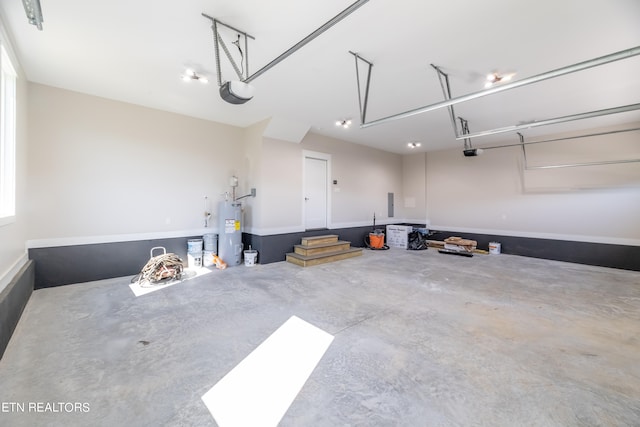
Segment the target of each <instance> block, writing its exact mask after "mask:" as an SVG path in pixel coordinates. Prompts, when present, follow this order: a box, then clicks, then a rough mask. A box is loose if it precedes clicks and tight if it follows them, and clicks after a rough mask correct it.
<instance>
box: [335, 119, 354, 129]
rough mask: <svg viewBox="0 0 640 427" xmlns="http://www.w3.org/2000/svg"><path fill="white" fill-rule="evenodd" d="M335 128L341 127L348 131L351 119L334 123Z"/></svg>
mask: <svg viewBox="0 0 640 427" xmlns="http://www.w3.org/2000/svg"><path fill="white" fill-rule="evenodd" d="M336 126H342V127H343V128H345V129H349V126H351V119H347V120H337V121H336Z"/></svg>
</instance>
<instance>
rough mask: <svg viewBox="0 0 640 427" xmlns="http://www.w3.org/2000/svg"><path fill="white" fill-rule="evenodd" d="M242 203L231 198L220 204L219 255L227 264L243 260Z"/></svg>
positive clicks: (230, 264)
mask: <svg viewBox="0 0 640 427" xmlns="http://www.w3.org/2000/svg"><path fill="white" fill-rule="evenodd" d="M241 221H242V204H241V203H240V202H232V201H229V200H225V201H221V202H220V205H219V206H218V256H219V257H220V258H222V260H223V261H224V262H226V263H227V265H229V266H232V265H239V264H240V263H241V262H242V227H241Z"/></svg>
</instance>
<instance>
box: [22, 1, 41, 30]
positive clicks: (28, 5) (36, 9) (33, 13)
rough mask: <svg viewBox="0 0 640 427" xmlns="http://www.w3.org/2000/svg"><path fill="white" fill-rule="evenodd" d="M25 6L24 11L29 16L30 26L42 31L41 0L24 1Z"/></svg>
mask: <svg viewBox="0 0 640 427" xmlns="http://www.w3.org/2000/svg"><path fill="white" fill-rule="evenodd" d="M22 4H23V5H24V11H25V13H26V14H27V19H28V20H29V24H31V25H35V26H36V27H38V30H40V31H42V21H43V19H42V8H41V7H40V0H22Z"/></svg>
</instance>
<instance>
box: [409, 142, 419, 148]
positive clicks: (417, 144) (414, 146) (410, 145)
mask: <svg viewBox="0 0 640 427" xmlns="http://www.w3.org/2000/svg"><path fill="white" fill-rule="evenodd" d="M421 145H422V144H420V143H419V142H409V143H408V144H407V147H409V148H417V147H420V146H421Z"/></svg>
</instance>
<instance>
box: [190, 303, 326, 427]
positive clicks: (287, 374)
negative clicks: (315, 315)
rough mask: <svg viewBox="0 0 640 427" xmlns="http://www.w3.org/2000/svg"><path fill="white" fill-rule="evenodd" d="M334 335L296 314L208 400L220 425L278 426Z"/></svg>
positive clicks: (231, 374) (207, 402) (218, 387)
mask: <svg viewBox="0 0 640 427" xmlns="http://www.w3.org/2000/svg"><path fill="white" fill-rule="evenodd" d="M333 338H334V337H333V335H330V334H328V333H327V332H325V331H323V330H322V329H319V328H317V327H316V326H314V325H312V324H310V323H307V322H305V321H304V320H302V319H300V318H298V317H296V316H291V317H290V318H289V319H288V320H287V321H286V322H285V323H284V324H283V325H282V326H280V327H279V328H278V329H277V330H276V331H275V332H274V333H273V334H271V336H269V337H268V338H267V339H266V340H265V341H263V342H262V344H260V345H259V346H258V347H257V348H256V349H255V350H254V351H253V352H251V353H250V354H249V355H248V356H247V357H246V358H245V359H244V360H242V361H241V362H240V363H239V364H238V365H237V366H236V367H235V368H233V369H232V370H231V371H230V372H229V373H228V374H226V375H225V376H224V377H223V378H222V379H221V380H220V381H219V382H218V383H217V384H216V385H214V386H213V387H212V388H211V389H210V390H209V391H208V392H207V393H205V394H204V395H203V396H202V400H203V401H204V403H205V405H206V406H207V408H208V409H209V412H211V415H213V417H214V419H215V420H216V422H217V423H218V425H219V426H220V427H234V426H242V427H246V426H261V427H262V426H265V427H266V426H274V427H275V426H277V425H278V423H279V422H280V420H281V419H282V417H283V416H284V414H285V413H286V412H287V410H288V409H289V406H290V405H291V403H293V401H294V399H295V398H296V396H297V395H298V393H299V392H300V390H301V389H302V387H303V386H304V384H305V382H306V381H307V379H308V378H309V376H310V375H311V373H312V372H313V370H314V369H315V367H316V365H317V364H318V363H319V362H320V359H321V358H322V356H323V355H324V353H325V351H326V350H327V348H329V345H330V344H331V342H332V341H333Z"/></svg>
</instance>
